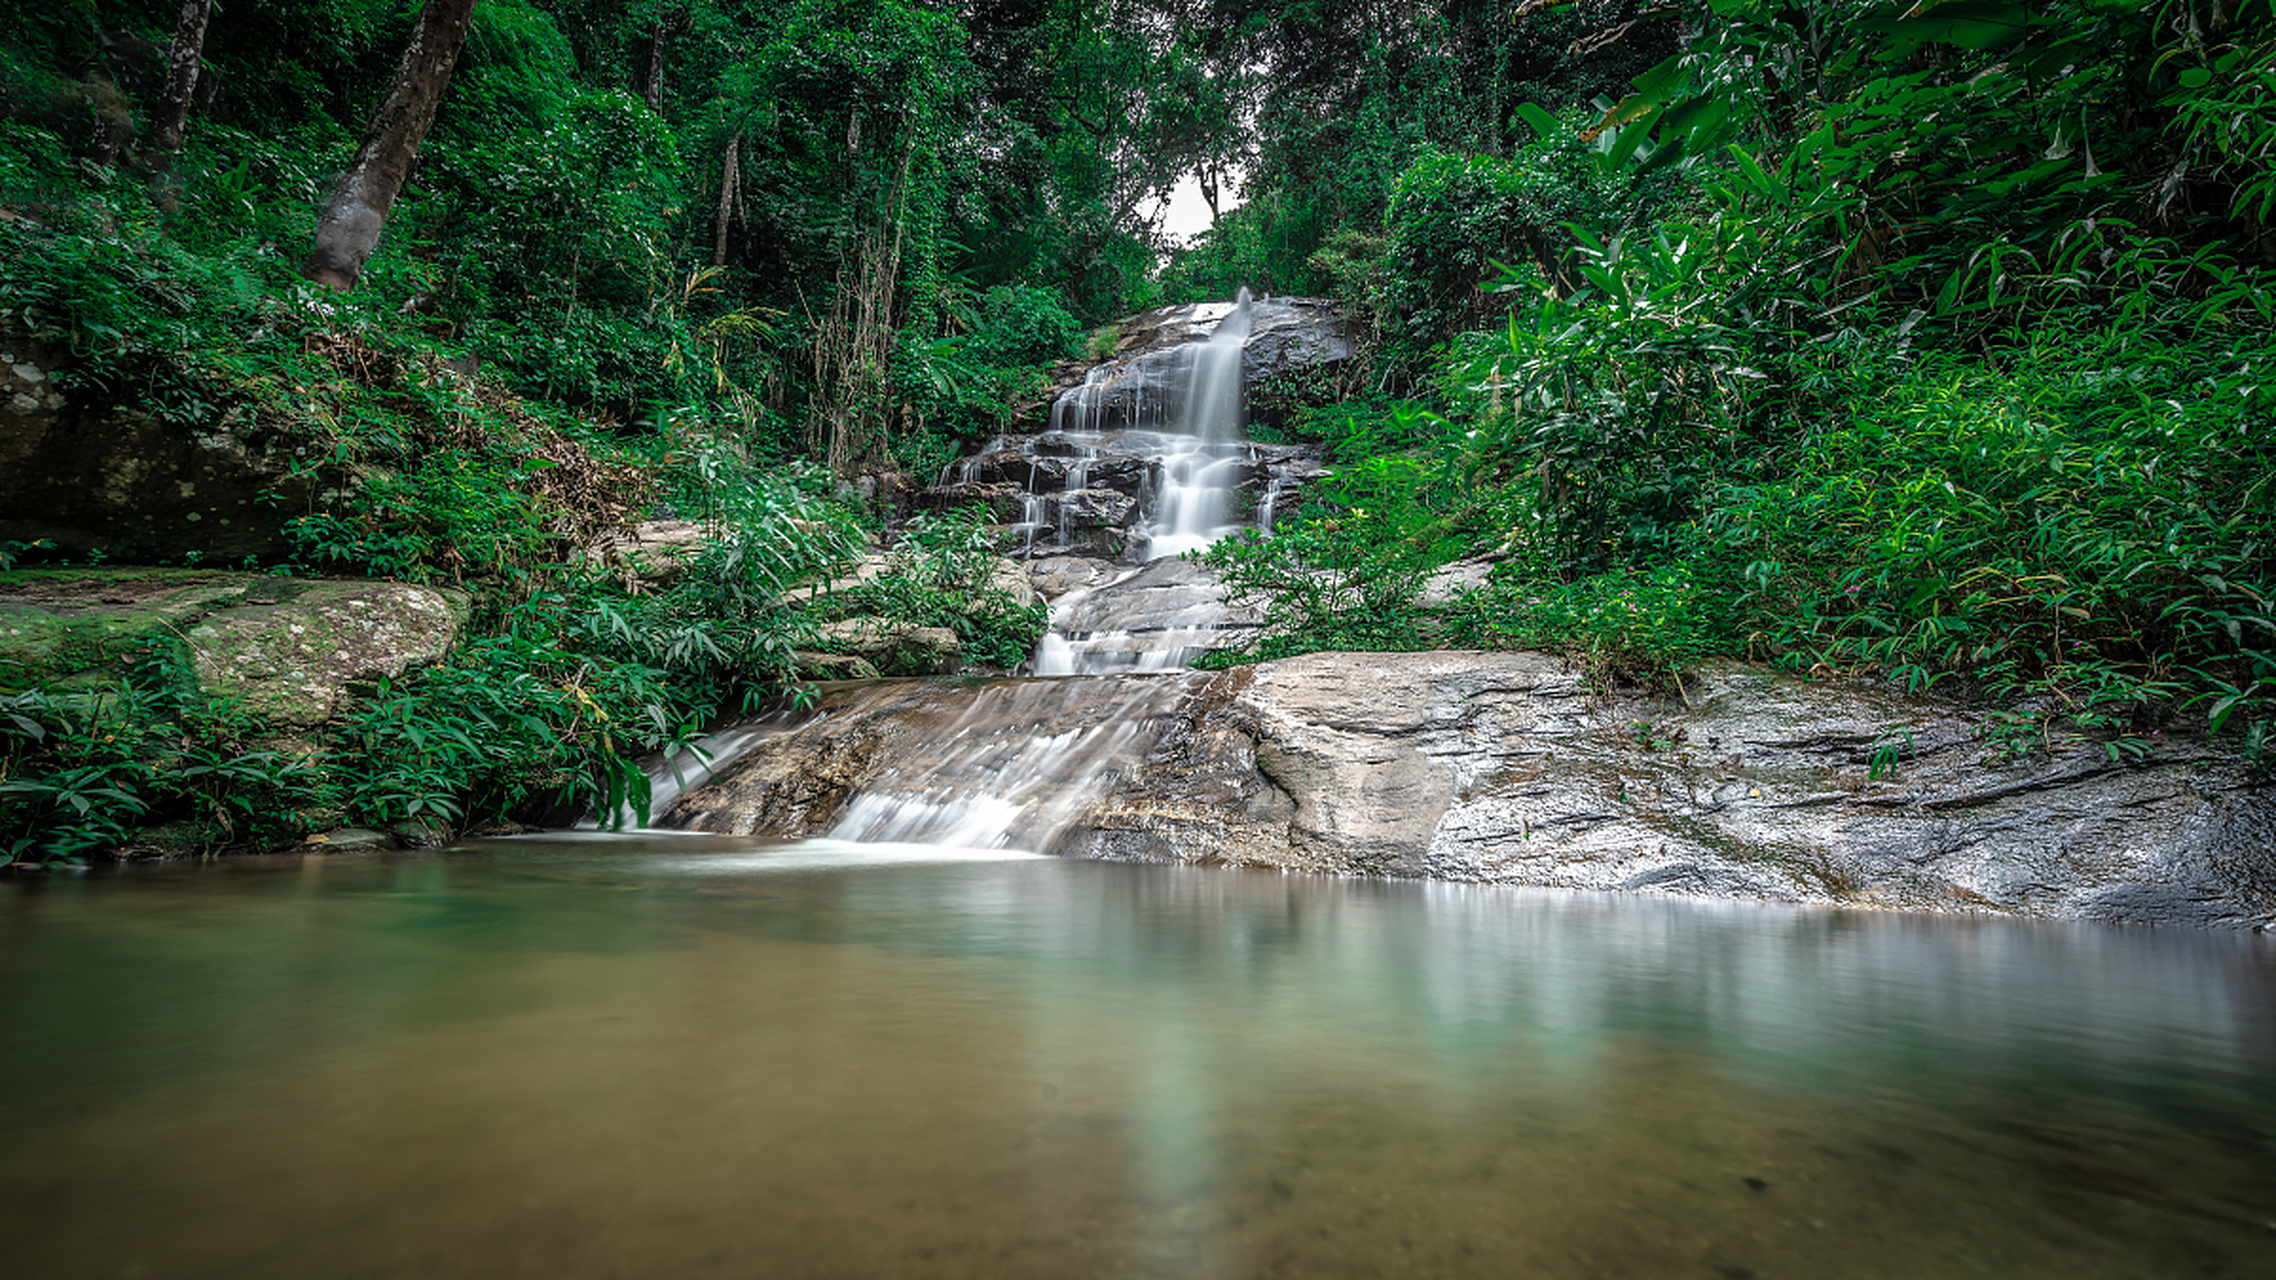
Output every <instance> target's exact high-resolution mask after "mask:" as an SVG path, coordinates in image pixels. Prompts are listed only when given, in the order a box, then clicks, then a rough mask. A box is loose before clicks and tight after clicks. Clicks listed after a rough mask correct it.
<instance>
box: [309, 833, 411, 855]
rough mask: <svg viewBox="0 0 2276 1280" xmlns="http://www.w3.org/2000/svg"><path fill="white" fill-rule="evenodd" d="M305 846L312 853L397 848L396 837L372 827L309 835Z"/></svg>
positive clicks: (367, 851) (362, 851)
mask: <svg viewBox="0 0 2276 1280" xmlns="http://www.w3.org/2000/svg"><path fill="white" fill-rule="evenodd" d="M303 848H305V849H306V850H307V851H308V852H310V853H370V852H372V851H373V850H377V849H393V848H395V837H394V836H392V835H389V834H388V833H387V832H385V831H374V830H372V829H371V828H370V827H340V828H337V829H335V830H332V831H325V832H320V833H318V834H316V835H312V836H310V837H308V839H307V841H306V842H305V843H304V845H303Z"/></svg>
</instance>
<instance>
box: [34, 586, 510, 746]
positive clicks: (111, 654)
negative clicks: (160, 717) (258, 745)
mask: <svg viewBox="0 0 2276 1280" xmlns="http://www.w3.org/2000/svg"><path fill="white" fill-rule="evenodd" d="M467 609H468V602H467V600H466V599H465V597H464V596H462V595H459V594H458V593H456V592H444V591H438V590H435V589H433V588H429V587H419V586H412V585H410V584H408V583H401V582H379V581H350V580H339V579H307V578H284V577H272V576H267V575H260V574H247V573H218V572H208V571H197V570H182V569H68V570H56V569H45V570H25V571H20V572H16V573H8V574H0V689H4V690H9V691H14V690H21V689H26V688H45V689H70V688H102V687H117V686H118V685H119V684H120V683H121V682H122V681H123V680H124V678H125V676H126V674H127V671H128V669H129V668H130V667H139V671H138V675H139V676H140V677H141V678H142V679H143V680H145V681H147V680H148V679H149V678H150V677H151V675H152V673H153V672H156V673H160V678H163V679H168V680H171V681H173V682H175V683H176V684H177V685H178V686H179V688H178V692H180V693H183V694H185V695H187V694H192V693H195V694H200V695H205V696H212V697H221V698H229V699H233V700H235V701H236V702H237V704H238V705H239V707H240V709H242V710H244V711H246V712H248V713H251V714H253V715H257V716H260V717H261V718H263V719H266V720H268V721H270V722H271V723H272V724H275V725H277V726H279V727H281V728H307V727H310V726H313V725H317V724H321V723H323V722H325V721H326V720H329V719H331V718H333V717H334V716H335V715H337V714H338V713H339V712H340V711H341V710H343V709H344V708H345V706H346V703H347V701H348V699H349V697H350V694H349V690H350V689H351V688H352V687H353V686H355V685H357V684H361V683H368V682H370V681H372V680H376V679H381V678H393V677H396V676H400V675H402V674H403V673H404V672H405V671H407V670H410V669H412V668H414V667H418V666H422V665H425V664H428V663H432V662H434V661H436V660H438V659H440V658H441V657H442V656H443V655H444V654H445V653H447V652H449V650H450V648H451V646H452V645H453V644H455V643H456V642H457V639H458V634H459V631H460V629H461V627H462V626H463V625H464V623H465V619H466V614H467Z"/></svg>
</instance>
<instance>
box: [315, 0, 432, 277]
mask: <svg viewBox="0 0 2276 1280" xmlns="http://www.w3.org/2000/svg"><path fill="white" fill-rule="evenodd" d="M473 14H474V0H427V6H426V8H425V9H423V10H421V11H420V13H419V25H417V26H416V27H413V28H412V29H411V41H410V43H409V44H406V45H404V46H403V60H402V61H401V62H399V63H397V64H396V67H395V80H394V82H393V83H392V84H390V85H389V86H388V89H387V97H386V99H385V100H384V101H382V102H381V103H380V104H379V110H378V111H377V112H375V113H373V115H372V118H371V129H370V130H369V131H368V132H366V133H365V134H364V144H363V146H362V147H361V148H360V149H358V150H357V152H356V159H355V163H353V164H351V165H349V166H348V171H347V173H345V174H343V175H342V176H341V178H340V185H339V187H338V188H337V189H335V190H334V191H333V192H332V201H331V203H330V204H327V205H325V206H324V217H323V220H322V221H320V222H318V223H317V224H316V250H315V252H314V253H312V254H310V255H309V258H308V265H307V266H305V267H302V268H301V272H300V273H301V274H302V275H304V276H307V277H308V278H309V279H311V280H313V281H315V282H316V283H318V284H320V285H324V286H325V287H327V288H331V289H352V288H354V287H355V284H356V281H357V280H358V279H360V278H362V276H363V273H364V264H365V263H366V262H369V261H370V260H371V255H372V251H373V250H375V249H377V248H378V247H379V233H380V230H381V229H382V228H384V227H385V226H386V225H387V211H388V210H389V209H392V208H394V207H395V194H396V192H398V191H401V190H402V189H403V180H404V179H405V178H408V177H409V176H410V175H411V162H412V161H413V160H415V159H417V158H418V155H419V143H420V142H421V141H423V140H425V138H426V136H427V127H428V126H429V125H432V124H433V123H434V122H435V108H436V106H438V105H439V104H440V103H441V102H442V99H443V90H445V89H448V88H449V87H450V73H451V68H452V67H454V66H456V65H457V63H458V51H459V48H460V47H461V46H463V45H464V44H465V43H466V24H467V21H468V19H469V18H471V17H472V16H473Z"/></svg>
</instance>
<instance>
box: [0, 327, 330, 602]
mask: <svg viewBox="0 0 2276 1280" xmlns="http://www.w3.org/2000/svg"><path fill="white" fill-rule="evenodd" d="M69 366H70V360H69V358H68V356H67V355H66V354H65V353H64V352H62V351H59V350H56V349H54V348H51V347H47V346H43V345H41V344H39V343H36V342H33V341H32V340H31V339H30V338H29V337H28V336H26V335H25V334H24V332H23V331H22V330H21V329H20V328H17V327H15V326H14V325H12V324H0V539H5V540H9V541H24V542H29V541H36V540H38V539H41V538H46V539H51V540H53V541H54V542H55V543H56V544H57V545H58V546H60V547H63V548H64V549H66V550H70V551H87V550H90V549H93V548H98V547H99V548H101V549H102V550H103V551H105V552H107V553H109V554H110V555H112V556H114V557H121V558H130V559H131V558H142V559H158V558H166V559H172V558H175V557H178V556H180V555H182V554H183V553H184V552H185V551H197V552H200V553H202V554H204V555H206V556H209V557H211V558H213V559H215V560H228V561H235V560H239V559H241V558H243V557H245V556H249V555H250V556H271V555H275V554H279V553H281V552H283V551H285V550H287V547H286V545H285V540H284V534H283V528H284V526H283V522H284V520H285V518H286V517H288V516H290V515H292V514H293V513H295V512H297V511H304V510H306V509H307V508H308V505H309V503H310V501H311V500H312V498H313V495H314V493H315V489H316V486H315V482H314V481H313V480H312V479H311V478H310V477H309V476H308V475H306V474H305V473H304V469H303V468H301V467H299V466H298V465H296V464H299V463H301V462H304V461H306V460H307V453H308V450H309V449H310V448H311V445H310V444H309V442H308V441H307V440H306V439H304V438H298V437H294V436H291V435H289V434H288V433H285V432H282V431H279V430H276V429H274V428H272V427H271V426H269V425H266V424H264V423H262V422H261V421H259V419H258V418H256V416H255V415H254V414H253V413H252V412H251V411H250V410H249V409H247V408H245V407H243V406H240V407H237V408H233V409H230V410H228V411H226V412H223V413H219V414H216V415H214V416H213V417H212V419H211V420H210V421H208V422H205V423H203V424H201V425H198V426H195V427H185V426H181V425H177V424H170V423H167V422H163V421H161V420H160V419H159V418H158V417H157V416H156V415H154V414H151V413H149V412H146V411H143V410H140V409H118V410H109V411H101V412H98V411H96V410H94V409H93V408H91V407H89V406H83V405H80V404H76V403H74V402H72V400H71V399H70V398H69V397H67V396H66V395H64V394H63V393H62V392H61V391H60V390H59V389H58V380H57V378H56V374H57V373H59V372H61V371H63V370H65V369H67V368H69Z"/></svg>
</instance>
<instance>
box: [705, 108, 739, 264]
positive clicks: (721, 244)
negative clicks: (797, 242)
mask: <svg viewBox="0 0 2276 1280" xmlns="http://www.w3.org/2000/svg"><path fill="white" fill-rule="evenodd" d="M742 154H743V135H742V134H739V133H738V134H736V135H735V136H734V137H732V138H729V139H728V140H727V159H726V161H725V162H724V163H722V164H721V165H720V166H719V225H718V229H717V231H716V232H715V233H714V235H713V236H712V241H711V265H712V266H715V267H724V266H726V265H727V227H728V224H729V223H731V222H733V221H734V219H735V203H736V196H737V194H738V193H737V191H736V189H735V188H736V186H737V185H738V184H739V183H741V182H742V180H743V178H742V174H741V173H739V172H738V171H737V161H738V160H739V159H741V157H742Z"/></svg>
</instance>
